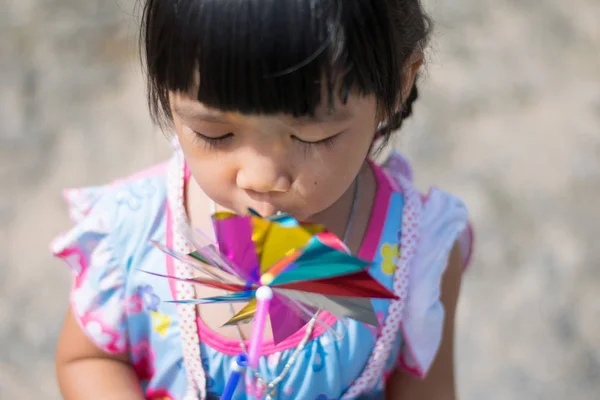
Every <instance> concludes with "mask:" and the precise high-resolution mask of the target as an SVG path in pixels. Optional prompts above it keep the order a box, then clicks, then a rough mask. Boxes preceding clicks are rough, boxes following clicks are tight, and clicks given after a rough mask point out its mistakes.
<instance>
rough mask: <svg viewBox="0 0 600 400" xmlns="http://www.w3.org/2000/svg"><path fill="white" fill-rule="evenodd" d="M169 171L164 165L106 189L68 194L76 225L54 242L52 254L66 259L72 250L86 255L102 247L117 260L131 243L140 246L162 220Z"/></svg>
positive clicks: (72, 218)
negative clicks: (158, 220) (91, 250)
mask: <svg viewBox="0 0 600 400" xmlns="http://www.w3.org/2000/svg"><path fill="white" fill-rule="evenodd" d="M166 171H167V163H161V164H158V165H156V166H153V167H151V168H148V169H145V170H143V171H140V172H137V173H135V174H133V175H131V176H129V177H126V178H123V179H119V180H116V181H113V182H111V183H108V184H105V185H100V186H91V187H83V188H74V189H67V190H65V191H64V192H63V197H64V199H65V201H66V203H67V209H68V213H69V216H70V218H71V220H72V222H73V223H74V225H73V227H72V228H71V229H69V230H68V231H66V232H64V233H62V234H60V235H59V236H58V237H57V238H56V239H55V240H54V241H53V242H52V244H51V250H52V253H53V254H54V255H56V256H58V257H59V258H65V256H66V254H65V253H69V252H71V251H72V250H73V249H76V248H79V249H80V250H81V251H86V250H89V249H91V248H96V247H98V246H97V245H98V244H101V245H102V246H103V247H110V248H111V253H112V257H116V255H117V254H120V253H123V252H124V251H126V250H127V249H126V247H127V244H128V243H139V240H143V238H144V236H148V235H150V234H151V232H152V230H153V229H156V226H154V228H153V225H156V222H157V219H160V218H162V214H163V210H164V207H165V202H166V176H167V173H166ZM103 243H104V244H103ZM119 258H121V257H119Z"/></svg>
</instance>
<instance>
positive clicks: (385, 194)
mask: <svg viewBox="0 0 600 400" xmlns="http://www.w3.org/2000/svg"><path fill="white" fill-rule="evenodd" d="M370 165H371V169H372V170H373V174H374V175H375V181H376V182H377V192H376V194H375V201H374V202H373V207H372V209H371V217H370V219H369V224H368V226H367V233H366V235H365V237H364V238H363V242H362V244H361V246H360V250H359V251H358V256H359V257H360V258H362V259H363V260H373V259H374V258H375V252H376V251H377V247H378V246H379V241H380V240H381V234H382V233H383V227H384V225H385V217H386V215H387V213H388V208H389V206H390V198H391V196H392V186H391V185H390V181H389V180H388V178H387V176H386V175H385V173H384V172H383V169H382V168H381V167H379V166H377V165H375V164H374V163H370Z"/></svg>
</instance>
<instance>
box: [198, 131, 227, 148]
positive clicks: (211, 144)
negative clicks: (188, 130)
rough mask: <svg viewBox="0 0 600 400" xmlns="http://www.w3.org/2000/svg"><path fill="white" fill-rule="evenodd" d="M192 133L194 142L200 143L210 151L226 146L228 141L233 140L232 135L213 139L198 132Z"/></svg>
mask: <svg viewBox="0 0 600 400" xmlns="http://www.w3.org/2000/svg"><path fill="white" fill-rule="evenodd" d="M192 132H194V141H202V143H203V144H204V145H206V146H208V148H209V149H210V150H217V149H219V148H222V147H223V146H226V145H227V144H228V143H229V141H231V140H232V139H233V133H231V132H230V133H227V134H225V135H223V136H219V137H217V138H213V137H209V136H206V135H203V134H201V133H200V132H196V131H192Z"/></svg>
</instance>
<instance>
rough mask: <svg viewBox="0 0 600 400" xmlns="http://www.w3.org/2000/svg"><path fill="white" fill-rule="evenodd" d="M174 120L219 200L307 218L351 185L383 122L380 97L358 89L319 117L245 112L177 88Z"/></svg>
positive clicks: (201, 178) (197, 170) (198, 174)
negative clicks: (225, 109)
mask: <svg viewBox="0 0 600 400" xmlns="http://www.w3.org/2000/svg"><path fill="white" fill-rule="evenodd" d="M171 110H172V115H173V122H174V125H175V129H176V132H177V136H178V138H179V142H180V145H181V148H182V150H183V153H184V156H185V158H186V161H187V163H188V165H189V168H190V170H191V173H192V176H193V178H194V180H195V181H196V182H197V184H198V185H199V186H200V188H201V189H202V190H203V192H204V193H205V194H206V195H207V196H208V197H210V198H211V199H212V200H213V201H215V202H216V203H217V204H218V205H220V206H221V207H223V208H226V209H228V210H231V211H234V212H236V213H240V214H245V213H246V211H247V209H248V208H253V209H255V210H256V211H258V212H259V213H260V214H261V215H263V216H270V215H273V214H275V213H276V212H277V211H282V212H287V213H289V214H290V215H292V216H294V217H295V218H296V219H299V220H308V219H310V218H311V217H312V216H314V215H316V214H318V213H321V212H323V211H325V210H327V209H328V208H330V207H332V206H334V205H335V204H336V202H337V201H339V200H340V199H341V198H342V197H343V196H344V194H345V193H347V192H350V190H349V189H350V188H351V187H352V183H353V182H354V180H355V178H356V176H357V174H358V172H359V171H360V168H361V167H362V165H363V164H364V162H365V159H366V157H367V155H368V152H369V149H370V147H371V143H372V141H373V137H374V134H375V130H376V127H377V117H376V114H377V112H376V100H375V98H374V97H359V96H357V95H354V96H353V95H351V96H349V98H348V102H347V103H346V104H336V105H335V107H334V111H332V112H328V110H327V108H326V107H324V108H323V109H319V110H317V113H316V115H315V116H314V117H312V118H310V117H307V118H293V117H290V116H288V115H272V116H261V115H242V114H237V113H226V112H221V111H219V110H215V109H211V108H208V107H206V106H204V105H203V104H201V103H199V102H197V101H195V100H193V99H192V98H191V97H189V96H188V95H186V94H182V93H178V94H172V95H171Z"/></svg>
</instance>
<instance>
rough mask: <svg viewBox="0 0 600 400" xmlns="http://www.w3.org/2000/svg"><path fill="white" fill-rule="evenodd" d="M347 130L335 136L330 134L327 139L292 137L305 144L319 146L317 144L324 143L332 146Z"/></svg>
mask: <svg viewBox="0 0 600 400" xmlns="http://www.w3.org/2000/svg"><path fill="white" fill-rule="evenodd" d="M344 132H345V131H342V132H339V133H336V134H335V135H333V136H329V137H326V138H325V139H320V140H314V141H310V140H304V139H301V138H299V137H298V136H292V139H294V140H295V141H296V142H299V143H301V144H303V145H307V146H317V145H324V146H328V147H331V146H332V145H333V144H334V142H335V140H336V139H338V138H339V137H340V135H341V134H343V133H344Z"/></svg>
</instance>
